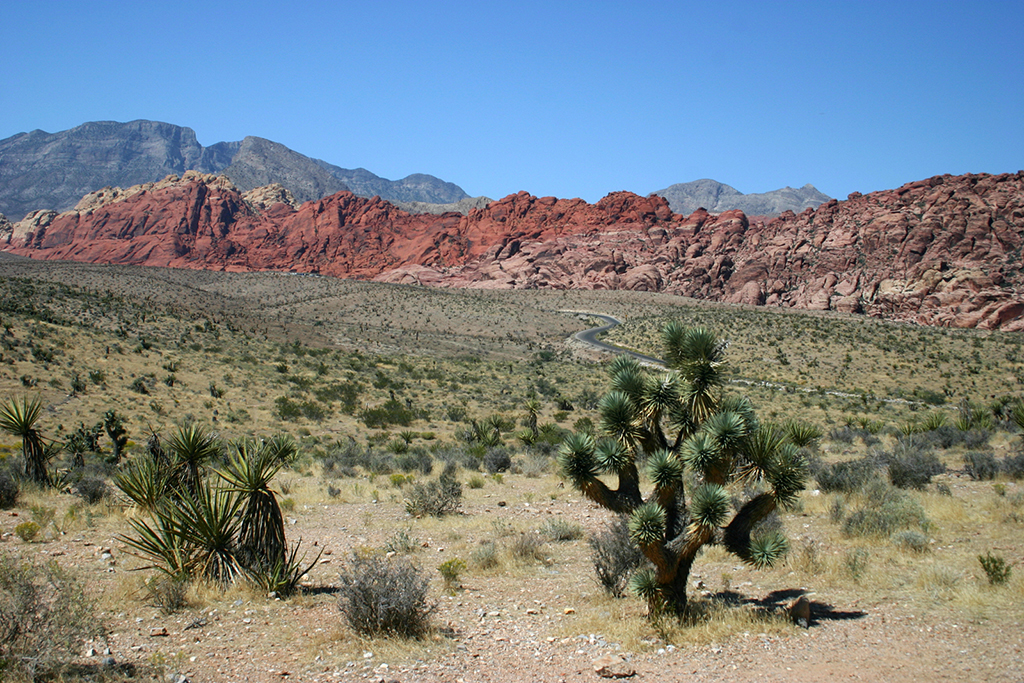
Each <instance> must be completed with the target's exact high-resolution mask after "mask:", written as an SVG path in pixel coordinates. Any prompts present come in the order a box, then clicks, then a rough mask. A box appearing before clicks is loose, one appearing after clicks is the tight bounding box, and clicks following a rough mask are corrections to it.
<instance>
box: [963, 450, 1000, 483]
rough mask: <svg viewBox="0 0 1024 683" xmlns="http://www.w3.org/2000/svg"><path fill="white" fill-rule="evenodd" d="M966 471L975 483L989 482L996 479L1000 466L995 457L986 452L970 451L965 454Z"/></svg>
mask: <svg viewBox="0 0 1024 683" xmlns="http://www.w3.org/2000/svg"><path fill="white" fill-rule="evenodd" d="M964 469H965V470H966V471H967V476H969V477H970V478H971V479H974V480H975V481H987V480H991V479H995V478H996V474H997V473H998V472H999V465H998V463H997V462H996V459H995V456H994V455H992V454H991V453H986V452H984V451H969V452H967V453H964Z"/></svg>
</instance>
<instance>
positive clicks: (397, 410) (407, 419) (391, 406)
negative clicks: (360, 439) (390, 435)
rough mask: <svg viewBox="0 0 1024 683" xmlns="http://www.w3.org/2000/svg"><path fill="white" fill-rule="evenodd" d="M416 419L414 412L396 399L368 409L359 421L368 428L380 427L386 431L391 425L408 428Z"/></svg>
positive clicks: (361, 414)
mask: <svg viewBox="0 0 1024 683" xmlns="http://www.w3.org/2000/svg"><path fill="white" fill-rule="evenodd" d="M416 417H417V416H416V415H415V414H414V413H413V411H411V410H409V409H408V408H406V407H405V406H404V405H402V404H401V402H399V401H398V399H394V398H393V399H390V400H389V401H387V402H385V403H384V404H383V405H381V406H379V407H377V408H367V409H366V410H364V411H363V412H361V413H360V414H359V419H360V420H362V421H363V424H365V425H366V426H367V427H371V428H372V427H378V428H380V429H386V428H387V427H389V426H390V425H398V426H400V427H408V426H409V425H411V424H412V421H413V420H415V419H416Z"/></svg>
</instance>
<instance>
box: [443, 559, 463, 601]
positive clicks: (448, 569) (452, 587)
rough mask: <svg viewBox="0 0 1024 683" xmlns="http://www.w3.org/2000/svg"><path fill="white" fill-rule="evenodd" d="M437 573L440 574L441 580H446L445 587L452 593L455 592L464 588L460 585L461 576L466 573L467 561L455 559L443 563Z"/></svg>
mask: <svg viewBox="0 0 1024 683" xmlns="http://www.w3.org/2000/svg"><path fill="white" fill-rule="evenodd" d="M437 571H438V572H440V574H441V578H442V579H443V580H444V587H445V588H446V589H447V590H448V591H450V592H455V591H456V590H458V589H459V588H461V587H462V584H461V583H459V576H460V575H461V574H462V572H464V571H466V561H465V560H462V559H460V558H458V557H453V558H452V559H450V560H445V561H444V562H442V563H441V564H440V566H438V568H437Z"/></svg>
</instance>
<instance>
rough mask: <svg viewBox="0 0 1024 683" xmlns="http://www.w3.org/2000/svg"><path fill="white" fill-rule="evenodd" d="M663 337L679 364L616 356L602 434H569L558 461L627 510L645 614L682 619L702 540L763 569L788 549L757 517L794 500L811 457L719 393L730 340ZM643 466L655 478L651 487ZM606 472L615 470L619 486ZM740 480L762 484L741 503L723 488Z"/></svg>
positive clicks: (668, 331)
mask: <svg viewBox="0 0 1024 683" xmlns="http://www.w3.org/2000/svg"><path fill="white" fill-rule="evenodd" d="M662 338H663V341H664V344H665V353H664V357H665V358H666V359H667V363H668V365H669V367H670V369H671V370H672V372H669V373H667V374H662V375H660V376H656V375H652V374H650V373H648V372H647V371H646V370H645V369H644V368H642V367H641V366H640V364H639V363H638V362H637V361H636V360H635V359H633V358H631V357H629V356H619V357H617V358H616V359H615V360H614V361H613V362H612V364H611V366H610V372H611V391H610V392H608V393H607V394H606V395H605V396H604V397H603V398H602V399H601V401H600V404H599V411H600V414H601V423H600V432H601V433H602V436H601V437H598V438H595V437H594V436H593V435H591V434H589V433H584V432H577V433H575V434H572V435H570V436H569V437H567V438H566V439H565V441H564V442H563V444H562V446H561V448H560V450H559V464H560V465H561V467H562V471H563V472H564V473H565V475H566V476H567V478H568V479H569V480H570V481H571V482H572V484H573V486H574V487H575V488H577V489H578V490H580V491H581V492H582V493H583V494H584V495H585V496H586V497H587V498H590V499H591V500H592V501H594V502H596V503H597V504H599V505H601V506H602V507H605V508H607V509H609V510H611V511H612V512H617V513H624V514H626V515H627V516H628V526H629V535H630V539H631V541H632V542H633V543H634V544H635V545H636V546H637V547H638V548H639V550H640V551H641V552H642V553H643V554H644V556H645V557H646V558H647V559H648V560H649V561H650V563H651V567H650V568H648V569H642V570H640V571H639V572H637V573H636V574H634V575H633V577H632V579H631V580H630V587H631V588H632V590H633V592H634V593H635V594H637V595H638V596H639V597H641V598H643V599H644V600H646V601H647V603H648V608H649V613H650V614H651V615H652V616H657V615H660V614H666V613H667V614H671V615H673V616H675V617H680V618H681V617H682V616H683V615H684V614H685V611H686V604H687V598H686V583H687V579H688V577H689V574H690V568H691V566H692V564H693V562H694V560H695V559H696V557H697V554H698V553H699V552H700V550H701V548H703V547H704V546H705V545H707V544H709V543H713V542H717V541H719V540H720V541H721V542H722V544H723V545H724V546H725V548H726V549H727V550H728V551H730V552H732V553H733V554H735V555H736V556H738V557H739V558H741V559H742V560H744V561H746V562H748V563H749V564H751V565H753V566H755V567H766V566H770V565H771V564H773V563H774V562H776V561H777V560H778V559H779V558H780V557H782V556H783V555H784V554H785V552H786V550H787V548H788V545H787V543H786V540H785V538H784V537H783V536H782V535H781V534H780V533H778V532H775V531H767V532H763V531H758V525H759V524H760V522H762V521H764V520H765V519H766V518H767V517H768V516H769V515H771V514H772V513H773V512H775V511H776V510H778V509H785V508H787V507H789V506H791V505H792V504H793V503H794V502H795V501H796V497H797V494H798V493H799V491H800V490H802V489H803V487H804V481H805V479H806V477H807V465H806V463H805V462H804V460H803V458H801V457H800V455H799V453H798V449H797V447H796V446H795V445H794V444H793V443H791V442H789V441H787V439H786V438H785V436H784V434H783V431H782V430H780V429H777V428H775V427H773V426H771V425H761V424H759V423H758V420H757V418H756V416H755V415H754V411H753V408H752V406H751V405H750V403H749V402H748V401H747V400H746V399H740V398H732V397H726V396H723V394H722V386H723V384H724V371H725V349H726V347H727V344H726V343H725V342H723V341H720V340H719V339H718V338H717V337H716V336H715V335H714V334H713V333H711V332H709V331H708V330H705V329H701V328H697V329H691V328H686V327H684V326H682V325H679V324H677V323H671V324H669V325H668V326H666V328H665V329H664V330H663V331H662ZM641 468H644V469H645V470H646V474H647V478H648V480H649V481H650V482H651V484H652V490H651V491H650V492H649V493H648V494H647V495H646V496H644V495H643V494H642V492H641V488H640V471H641ZM687 470H689V473H690V475H689V476H687ZM602 474H611V475H615V476H616V477H617V479H618V486H617V487H616V488H614V489H613V488H611V487H610V486H609V485H608V484H606V483H605V482H604V481H603V480H602V479H601V478H599V477H600V475H602ZM690 480H692V481H694V487H693V489H692V490H691V491H689V492H688V493H689V495H687V491H686V490H685V489H686V482H687V481H690ZM734 483H735V484H736V486H735V487H734V490H735V489H739V488H742V489H744V490H753V491H755V492H756V493H754V494H753V495H752V496H750V497H749V498H748V500H746V501H745V502H744V503H743V504H742V505H741V506H740V507H739V510H738V511H736V512H735V513H733V512H732V505H731V495H730V491H729V490H728V488H727V487H729V486H730V485H731V484H734Z"/></svg>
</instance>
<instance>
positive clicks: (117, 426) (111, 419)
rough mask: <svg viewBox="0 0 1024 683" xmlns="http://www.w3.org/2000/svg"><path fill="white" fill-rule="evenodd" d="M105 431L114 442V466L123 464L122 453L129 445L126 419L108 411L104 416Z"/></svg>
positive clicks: (115, 412) (113, 411)
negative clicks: (125, 424)
mask: <svg viewBox="0 0 1024 683" xmlns="http://www.w3.org/2000/svg"><path fill="white" fill-rule="evenodd" d="M103 429H105V430H106V432H107V436H109V437H110V440H111V441H112V442H113V453H112V454H111V456H110V459H111V460H113V461H114V464H115V465H116V464H117V463H119V462H121V451H122V450H124V447H125V445H126V444H127V443H128V430H127V429H125V428H124V417H123V416H121V415H118V414H117V411H115V410H108V411H107V412H106V413H104V414H103Z"/></svg>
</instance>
